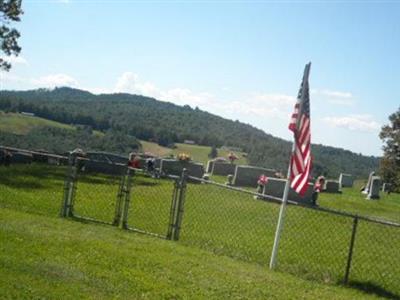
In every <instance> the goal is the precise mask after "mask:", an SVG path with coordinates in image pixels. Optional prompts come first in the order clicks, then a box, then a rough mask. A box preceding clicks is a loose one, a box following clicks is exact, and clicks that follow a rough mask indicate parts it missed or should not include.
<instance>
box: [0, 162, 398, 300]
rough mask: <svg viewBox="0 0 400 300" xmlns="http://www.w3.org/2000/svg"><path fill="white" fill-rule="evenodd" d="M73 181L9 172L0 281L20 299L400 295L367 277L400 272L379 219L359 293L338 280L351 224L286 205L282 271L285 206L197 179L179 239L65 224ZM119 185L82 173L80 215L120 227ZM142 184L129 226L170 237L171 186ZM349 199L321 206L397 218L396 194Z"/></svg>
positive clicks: (358, 276) (4, 177)
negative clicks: (65, 201)
mask: <svg viewBox="0 0 400 300" xmlns="http://www.w3.org/2000/svg"><path fill="white" fill-rule="evenodd" d="M64 176H65V170H64V168H60V167H58V168H56V167H52V166H43V165H40V166H39V165H35V164H32V165H30V166H23V165H16V166H12V167H10V168H8V169H6V168H1V169H0V178H1V183H2V184H1V185H0V197H1V198H0V208H1V210H0V211H1V214H2V217H1V220H2V221H1V222H2V225H1V227H0V228H1V235H2V240H4V241H7V242H6V243H3V244H2V246H1V247H2V248H1V249H2V251H1V254H0V255H1V261H2V265H3V266H4V267H5V268H2V271H0V272H5V273H3V274H2V276H1V279H2V280H1V283H0V284H1V285H3V286H6V288H7V289H6V290H7V291H9V292H10V293H11V295H13V294H12V293H19V292H20V293H22V294H21V295H20V296H22V297H28V298H32V297H31V296H33V298H34V297H40V296H41V295H42V297H43V294H42V293H48V294H47V295H51V296H50V297H49V298H53V297H54V298H58V296H59V295H63V294H65V293H67V291H68V292H69V293H76V294H74V295H80V296H88V297H89V296H93V297H94V298H96V295H98V297H100V298H101V297H108V296H110V295H115V294H113V293H115V292H118V293H120V297H121V298H125V297H126V296H129V297H132V298H135V297H142V298H154V297H160V298H179V297H182V298H185V297H187V298H192V297H195V296H198V297H201V298H205V297H214V298H221V297H222V298H223V297H225V298H235V297H238V298H240V297H243V298H296V299H297V298H307V299H308V298H353V299H354V298H365V297H366V296H367V294H364V293H363V292H361V291H369V292H372V294H371V295H374V293H375V295H379V296H384V297H387V298H395V297H399V293H400V291H399V290H398V286H396V282H395V281H393V282H392V281H389V282H388V284H387V285H386V286H384V287H380V286H379V285H377V284H375V283H374V282H366V281H367V279H368V278H369V275H370V274H371V273H374V272H376V273H375V274H386V273H387V272H386V271H385V270H386V268H391V272H390V274H389V276H393V278H399V277H400V270H399V266H398V265H395V264H392V262H396V261H397V262H398V261H399V260H400V256H399V255H400V253H399V252H398V251H394V250H395V249H399V248H400V240H399V236H398V231H395V230H393V231H391V228H390V229H389V230H388V231H385V232H382V231H380V229H379V228H378V227H380V226H381V225H379V224H369V223H363V224H360V228H359V231H360V233H359V236H360V237H359V238H358V239H357V241H356V247H355V256H354V262H353V264H354V266H353V269H352V273H351V279H352V281H351V282H350V286H352V287H355V288H358V289H360V290H361V291H358V290H356V289H348V288H343V287H341V286H338V285H337V284H338V283H340V281H341V280H342V277H343V272H344V266H345V262H346V258H347V250H348V242H349V239H350V235H351V223H352V221H351V219H346V218H342V217H338V216H334V215H329V214H325V213H320V212H316V211H313V210H308V209H307V210H306V209H303V208H298V207H293V206H291V207H289V209H288V213H287V219H286V220H287V221H286V224H285V228H284V232H283V236H282V242H281V248H280V252H279V262H278V266H279V268H278V270H279V271H283V272H270V271H268V262H269V255H270V251H271V247H272V242H273V234H274V231H275V226H276V220H277V213H278V210H279V206H278V205H276V204H271V203H266V202H263V201H259V200H255V199H253V197H252V196H250V195H248V197H247V196H244V195H243V194H242V193H239V192H236V191H230V190H226V191H224V192H223V193H222V192H221V190H219V189H218V187H216V186H211V185H207V184H189V185H188V188H187V195H186V198H187V199H186V203H185V214H184V219H183V224H182V232H181V238H180V241H179V242H177V243H176V242H171V241H164V240H161V239H157V238H154V237H151V236H146V235H139V234H136V233H131V232H125V231H122V230H118V229H117V228H115V227H111V226H104V225H97V224H96V225H94V224H92V223H90V224H82V223H80V222H73V221H71V220H70V219H60V218H58V215H59V211H60V205H61V199H62V193H63V180H64ZM118 181H119V179H118V178H117V177H111V176H82V177H81V178H80V181H79V182H78V189H77V194H76V200H75V201H76V202H75V211H76V213H77V214H80V215H83V216H89V217H91V218H94V219H96V220H100V221H106V222H107V221H108V222H112V219H113V215H114V211H115V207H114V206H115V198H116V193H117V189H118ZM133 186H134V187H133V194H132V198H133V200H132V203H131V208H130V213H129V219H128V225H130V226H131V227H135V228H138V229H141V230H145V231H148V232H152V233H156V234H159V235H165V232H166V230H167V227H168V221H169V219H168V218H169V215H168V214H169V209H170V199H171V192H172V189H171V188H172V183H171V182H170V181H168V180H161V181H158V182H157V184H156V182H155V181H154V180H153V179H150V178H145V177H140V176H137V177H135V178H134V183H133ZM348 192H349V193H353V196H352V197H351V199H349V200H348V198H347V197H346V191H345V193H343V194H341V195H333V194H332V195H323V196H324V197H321V202H320V203H321V204H322V205H325V204H327V206H328V203H330V205H331V206H335V205H337V206H338V208H340V209H343V207H344V206H345V207H346V208H345V209H347V210H353V211H354V212H358V213H360V214H365V213H366V212H370V213H368V214H369V215H372V216H379V217H383V218H387V219H391V220H393V217H396V215H397V216H398V212H399V210H398V202H399V201H400V200H399V199H398V195H396V194H392V195H390V196H389V197H388V198H383V199H381V200H379V201H367V200H365V199H363V198H362V196H357V195H358V194H357V193H359V192H358V189H357V188H354V189H353V190H351V189H349V190H348ZM385 197H386V196H385ZM335 201H336V202H339V201H341V202H343V203H345V204H343V206H341V205H340V204H339V203H337V204H333V203H335ZM393 210H395V211H394V212H393ZM360 211H361V212H360ZM394 229H396V228H394ZM382 233H384V234H382ZM372 243H373V244H372ZM371 247H373V250H374V251H370V250H371ZM7 273H10V274H11V276H8V277H7V276H5V274H7ZM288 273H290V274H291V275H289V274H288ZM292 275H294V276H295V277H293V276H292ZM43 276H44V278H43ZM378 281H379V280H378ZM323 283H328V284H331V285H323ZM282 286H285V288H284V289H282ZM18 287H20V288H18ZM1 290H3V287H2V289H1ZM15 295H16V296H18V295H17V294H15ZM124 296H125V297H124Z"/></svg>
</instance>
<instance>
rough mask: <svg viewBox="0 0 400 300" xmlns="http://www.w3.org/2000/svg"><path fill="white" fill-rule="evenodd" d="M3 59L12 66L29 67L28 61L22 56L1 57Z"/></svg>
mask: <svg viewBox="0 0 400 300" xmlns="http://www.w3.org/2000/svg"><path fill="white" fill-rule="evenodd" d="M0 58H1V59H3V60H4V61H6V62H8V63H10V64H11V65H28V61H27V60H26V59H25V58H23V57H22V56H15V55H11V56H0Z"/></svg>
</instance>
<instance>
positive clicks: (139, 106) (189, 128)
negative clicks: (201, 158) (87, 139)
mask: <svg viewBox="0 0 400 300" xmlns="http://www.w3.org/2000/svg"><path fill="white" fill-rule="evenodd" d="M0 110H4V111H12V112H18V111H19V112H21V111H24V112H32V113H35V114H36V115H37V116H39V117H42V118H46V119H49V120H54V121H58V122H61V123H65V124H81V125H86V126H90V127H92V128H93V129H97V130H102V131H105V130H109V129H113V130H116V131H121V132H123V133H125V134H128V135H131V136H135V137H137V138H138V139H142V140H148V141H157V142H158V143H159V144H160V145H168V144H171V143H174V142H183V141H184V140H194V141H196V142H197V143H198V144H200V145H207V146H213V145H215V146H223V145H225V146H234V147H240V148H241V149H243V150H244V151H246V152H247V153H248V159H249V162H250V163H251V164H253V165H260V166H264V167H269V168H275V169H278V170H280V171H284V170H286V168H287V164H288V159H289V153H290V142H288V141H286V140H283V139H281V138H278V137H274V136H272V135H271V134H268V133H266V132H264V131H262V130H260V129H258V128H255V127H254V126H251V125H249V124H244V123H242V122H239V121H232V120H228V119H225V118H222V117H220V116H216V115H213V114H211V113H208V112H206V111H202V110H200V109H198V108H191V107H190V106H188V105H184V106H178V105H175V104H173V103H169V102H164V101H158V100H156V99H154V98H150V97H144V96H140V95H131V94H124V93H119V94H100V95H94V94H91V93H90V92H87V91H82V90H78V89H73V88H67V87H63V88H55V89H53V90H47V89H38V90H30V91H2V92H1V93H0ZM312 152H313V156H314V175H319V174H324V175H327V176H328V177H337V176H338V175H339V173H341V172H345V173H351V174H353V175H355V176H356V177H366V176H367V175H368V174H369V172H370V171H373V170H376V169H377V168H378V164H379V158H377V157H373V156H363V155H361V154H356V153H353V152H351V151H348V150H344V149H340V148H335V147H330V146H323V145H315V144H314V145H313V146H312Z"/></svg>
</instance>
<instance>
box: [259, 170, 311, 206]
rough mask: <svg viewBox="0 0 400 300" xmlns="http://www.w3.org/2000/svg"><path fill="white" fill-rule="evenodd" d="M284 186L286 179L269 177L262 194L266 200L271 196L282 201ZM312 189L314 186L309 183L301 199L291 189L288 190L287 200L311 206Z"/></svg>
mask: <svg viewBox="0 0 400 300" xmlns="http://www.w3.org/2000/svg"><path fill="white" fill-rule="evenodd" d="M285 185H286V179H281V178H271V177H269V178H268V182H267V184H266V185H264V187H263V191H262V193H263V195H265V196H266V198H268V196H273V197H277V198H280V199H282V198H283V192H284V190H285ZM313 187H314V185H313V184H312V183H309V184H308V188H307V191H306V193H305V195H304V196H303V197H301V196H300V195H299V194H297V193H296V192H295V191H294V190H293V189H292V188H289V194H288V200H291V201H296V202H299V203H303V204H312V194H313Z"/></svg>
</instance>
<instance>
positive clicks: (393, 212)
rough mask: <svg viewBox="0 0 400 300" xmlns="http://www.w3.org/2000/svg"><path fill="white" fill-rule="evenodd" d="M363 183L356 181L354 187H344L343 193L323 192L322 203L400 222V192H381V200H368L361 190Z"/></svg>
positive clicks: (326, 205)
mask: <svg viewBox="0 0 400 300" xmlns="http://www.w3.org/2000/svg"><path fill="white" fill-rule="evenodd" d="M362 185H363V184H362V182H360V181H358V182H357V181H356V183H355V185H354V188H343V190H342V193H341V194H329V193H322V194H321V195H320V197H319V198H320V199H319V202H320V205H322V206H324V207H331V208H335V209H339V210H344V211H348V212H352V213H356V214H361V215H367V216H375V217H380V218H383V219H387V220H391V221H396V222H399V223H400V194H395V193H392V194H390V195H388V194H386V193H382V192H381V193H380V199H379V200H366V199H365V198H366V195H364V194H362V193H361V192H360V188H361V186H362Z"/></svg>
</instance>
